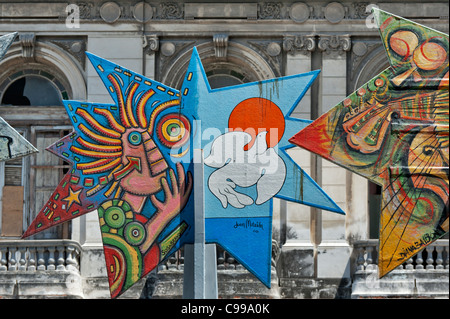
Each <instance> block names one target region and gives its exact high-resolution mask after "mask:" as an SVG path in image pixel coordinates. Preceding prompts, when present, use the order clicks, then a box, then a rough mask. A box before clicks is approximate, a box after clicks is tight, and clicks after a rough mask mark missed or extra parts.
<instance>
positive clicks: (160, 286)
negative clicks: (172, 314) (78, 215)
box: [0, 240, 449, 299]
mask: <svg viewBox="0 0 450 319" xmlns="http://www.w3.org/2000/svg"><path fill="white" fill-rule="evenodd" d="M273 247H274V252H273V256H274V259H273V260H272V288H271V289H268V288H266V287H265V286H264V285H263V284H261V283H260V282H259V281H258V280H257V279H256V278H255V277H254V276H253V275H252V274H250V273H249V272H248V271H247V270H245V269H244V268H243V267H242V266H241V265H240V264H239V263H238V262H237V261H236V260H235V259H234V258H233V257H232V256H231V255H229V254H228V253H227V252H226V251H224V250H222V249H221V248H218V249H217V274H218V290H219V298H225V299H226V298H294V296H303V297H304V298H354V299H361V298H448V297H449V242H448V240H437V241H436V242H434V243H433V244H431V245H430V246H428V247H426V249H424V250H423V251H422V252H420V253H419V254H417V255H416V256H414V257H413V258H411V259H410V260H408V261H407V262H405V263H404V264H403V265H402V266H400V267H399V268H398V269H395V270H394V271H392V272H390V273H389V274H387V275H386V276H385V277H383V278H381V279H379V278H378V276H377V257H378V255H377V249H378V240H365V241H359V242H356V243H354V244H353V253H352V257H351V260H350V262H351V263H352V267H351V268H352V269H351V278H349V280H348V281H349V282H348V284H345V287H340V286H339V285H342V283H340V284H339V282H341V281H342V278H336V279H335V280H332V279H326V280H324V279H322V278H315V277H314V276H313V277H308V278H306V277H305V278H291V279H289V278H284V277H283V278H279V277H278V276H277V273H278V274H280V273H283V272H280V269H277V268H279V267H281V266H282V265H283V262H279V260H278V257H282V258H288V257H289V256H280V252H279V251H278V249H277V247H278V245H277V244H276V242H274V246H273ZM281 254H282V253H281ZM290 257H292V256H290ZM290 257H289V258H290ZM102 258H103V250H102V247H101V246H99V247H97V248H95V249H94V250H92V249H91V250H90V251H89V250H87V249H86V248H85V247H82V246H80V245H79V244H78V243H77V242H76V241H71V240H7V241H5V240H2V241H0V299H2V298H4V299H5V298H109V290H108V283H107V279H106V272H105V270H104V269H103V268H104V267H100V268H101V272H97V274H96V275H95V276H92V268H93V267H94V268H95V266H94V265H95V264H97V265H100V264H102V263H103V259H102ZM183 271H184V258H183V252H182V251H178V252H176V253H175V254H174V255H173V256H171V257H170V258H168V259H167V261H166V262H165V263H163V264H161V265H160V266H159V267H158V270H157V271H155V272H152V273H150V274H149V275H148V276H147V277H145V278H143V279H142V280H141V281H139V282H138V283H137V284H136V285H135V286H134V287H132V288H131V289H129V290H128V291H127V292H125V294H124V295H122V296H121V297H120V298H124V299H128V298H133V299H136V298H150V297H151V298H182V295H183ZM293 284H294V286H295V287H294V286H292V285H293ZM286 285H287V286H286ZM289 285H291V286H292V287H291V286H289ZM332 285H335V286H336V287H331V286H332ZM343 288H345V289H344V290H347V289H348V291H349V293H340V294H339V293H336V291H338V290H340V289H341V290H342V289H343ZM294 290H295V291H294ZM287 291H291V292H295V293H291V294H289V293H286V292H287ZM324 291H327V292H328V293H326V294H324V293H323V292H324ZM333 291H334V292H333ZM330 292H333V293H330Z"/></svg>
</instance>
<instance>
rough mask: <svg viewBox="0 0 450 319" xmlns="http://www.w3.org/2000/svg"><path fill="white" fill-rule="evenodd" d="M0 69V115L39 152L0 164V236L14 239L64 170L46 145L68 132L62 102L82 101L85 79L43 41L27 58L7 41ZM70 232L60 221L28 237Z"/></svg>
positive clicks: (64, 165) (64, 54) (69, 60)
mask: <svg viewBox="0 0 450 319" xmlns="http://www.w3.org/2000/svg"><path fill="white" fill-rule="evenodd" d="M0 70H2V72H1V73H0V116H2V117H3V118H4V119H5V120H6V121H7V122H8V123H9V124H10V125H11V126H13V127H14V128H15V129H16V130H17V131H18V132H20V133H21V134H23V135H24V137H25V138H26V139H27V140H28V141H30V142H31V143H32V144H33V145H34V146H35V147H36V148H37V149H38V151H39V153H37V154H33V155H31V156H26V157H23V158H19V159H15V160H12V161H7V162H1V163H0V238H2V237H7V238H20V237H21V236H22V234H23V232H24V231H25V230H26V229H27V228H28V226H29V224H30V223H31V222H32V221H33V220H34V218H35V216H36V215H37V214H38V213H39V211H40V210H41V209H42V207H43V206H44V205H45V203H46V202H47V200H48V199H49V198H50V196H51V194H52V193H53V191H54V190H55V188H56V187H57V186H58V184H59V182H60V180H61V179H62V177H63V176H64V174H65V173H66V172H67V170H68V169H70V165H69V164H68V163H66V162H64V161H63V160H62V159H60V158H59V157H57V156H55V155H53V154H51V153H49V152H47V151H46V148H47V147H49V146H50V145H52V144H54V143H55V142H56V141H58V140H59V139H61V138H62V137H64V136H65V135H67V134H69V133H70V132H71V131H72V126H71V125H70V120H69V118H68V116H67V113H66V111H65V109H64V107H63V100H67V99H78V100H83V99H86V83H85V77H84V74H83V71H82V67H81V65H79V64H78V62H76V61H75V60H74V59H73V58H72V57H71V56H70V55H69V54H68V53H67V52H65V51H64V50H62V49H61V48H59V47H57V46H55V45H53V44H51V43H48V42H40V41H37V42H36V45H35V51H34V58H33V59H29V60H27V59H25V60H24V58H23V55H22V48H21V46H20V45H19V44H18V43H15V44H13V45H12V46H11V48H10V50H9V51H8V53H7V55H5V57H4V59H3V60H2V61H1V62H0ZM70 232H71V225H70V223H66V224H64V225H60V226H57V227H54V228H53V229H49V230H47V231H43V232H41V233H38V234H37V235H35V236H33V237H32V239H42V238H48V239H55V238H70V236H71V235H70Z"/></svg>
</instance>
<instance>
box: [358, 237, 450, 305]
mask: <svg viewBox="0 0 450 319" xmlns="http://www.w3.org/2000/svg"><path fill="white" fill-rule="evenodd" d="M354 255H355V260H356V265H355V270H354V274H353V280H352V281H353V284H352V298H449V264H448V262H449V241H448V239H441V240H437V241H435V242H434V243H432V244H431V245H429V246H427V247H425V249H424V250H422V251H421V252H419V253H418V254H417V255H415V256H414V257H412V258H410V259H409V260H407V261H406V262H405V263H403V264H402V265H401V266H400V267H397V268H396V269H394V270H393V271H391V272H390V273H388V274H387V275H386V276H384V277H383V278H381V279H379V278H378V266H377V263H378V240H376V239H375V240H365V241H359V242H357V243H355V245H354Z"/></svg>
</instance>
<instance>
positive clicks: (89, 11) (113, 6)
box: [74, 0, 370, 23]
mask: <svg viewBox="0 0 450 319" xmlns="http://www.w3.org/2000/svg"><path fill="white" fill-rule="evenodd" d="M74 2H75V5H77V6H78V7H79V14H80V19H82V20H104V21H105V22H107V23H114V22H116V21H118V20H120V21H139V22H148V21H151V20H182V19H186V20H190V19H194V18H195V17H192V16H190V14H189V13H186V10H185V8H186V5H189V8H191V11H192V10H194V11H195V10H197V11H198V12H203V11H202V10H203V8H202V5H204V4H208V5H209V10H215V11H214V16H215V17H216V18H217V19H222V18H223V19H233V18H242V17H241V16H239V17H237V16H230V13H229V12H228V13H227V12H225V11H226V10H224V9H223V8H226V7H227V5H228V3H227V2H225V1H220V2H215V1H211V2H208V3H203V2H202V3H200V2H199V3H195V2H194V3H192V2H189V3H187V2H186V3H185V2H184V1H169V2H166V1H161V0H150V1H145V2H144V1H140V2H137V3H136V1H135V0H124V1H120V5H118V4H117V3H116V2H114V1H105V2H98V1H93V0H81V1H78V2H77V1H74ZM238 4H246V5H249V4H248V3H245V2H244V1H243V2H242V3H236V5H238ZM369 4H370V3H369V2H367V1H364V2H354V1H332V2H326V1H317V2H315V1H303V2H302V1H292V2H288V1H270V2H264V1H261V2H258V3H254V4H252V6H248V8H247V7H246V8H247V9H246V10H250V11H251V12H250V11H249V12H248V16H247V18H248V19H257V20H291V21H293V22H295V23H305V22H307V21H308V20H326V21H328V22H330V23H339V22H341V21H342V20H345V19H356V20H357V19H365V18H366V17H367V16H368V15H369V11H370V10H369V11H368V10H367V8H368V6H369ZM195 8H196V9H195ZM143 10H145V19H143V18H142V11H143ZM221 10H224V12H223V14H222V15H221V14H220V13H221ZM236 12H238V13H239V10H238V11H236ZM198 18H201V17H198ZM144 20H145V21H144Z"/></svg>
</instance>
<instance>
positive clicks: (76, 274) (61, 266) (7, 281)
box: [0, 240, 84, 299]
mask: <svg viewBox="0 0 450 319" xmlns="http://www.w3.org/2000/svg"><path fill="white" fill-rule="evenodd" d="M81 254H82V248H81V246H80V245H79V244H78V243H77V242H75V241H70V240H45V241H43V240H12V241H0V299H1V298H44V297H45V298H83V296H84V295H83V289H82V277H81V274H80V258H81Z"/></svg>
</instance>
